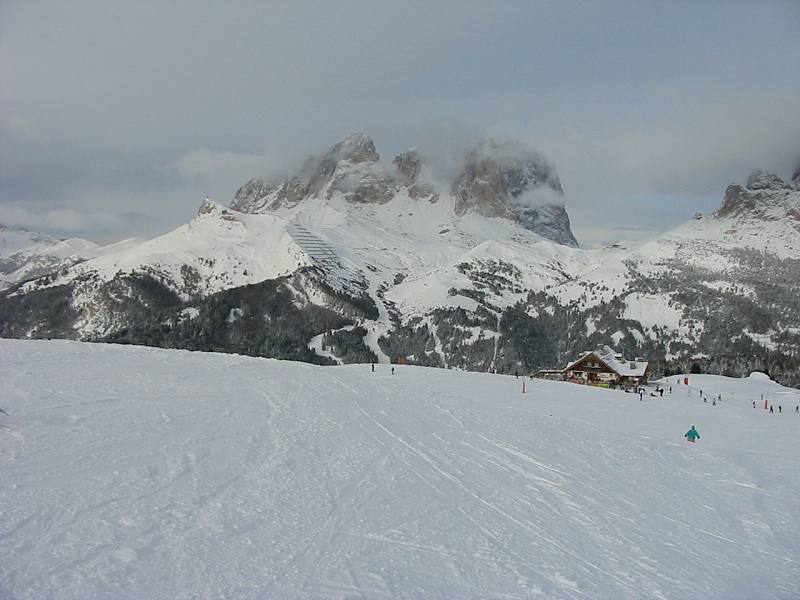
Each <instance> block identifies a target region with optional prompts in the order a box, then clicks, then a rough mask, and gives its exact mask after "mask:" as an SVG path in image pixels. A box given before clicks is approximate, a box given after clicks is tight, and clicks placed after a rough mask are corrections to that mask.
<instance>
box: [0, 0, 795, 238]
mask: <svg viewBox="0 0 800 600" xmlns="http://www.w3.org/2000/svg"><path fill="white" fill-rule="evenodd" d="M356 131H363V132H366V133H367V134H369V135H370V137H371V138H372V139H373V140H374V142H375V145H376V147H377V150H378V152H379V153H380V154H381V156H382V158H383V159H384V160H386V161H387V162H390V161H391V159H392V158H393V157H394V156H395V155H396V154H398V153H399V152H402V151H405V150H408V149H409V148H411V147H414V146H417V147H419V148H420V149H421V150H422V151H425V150H426V149H430V152H431V153H432V154H436V153H438V154H439V155H447V154H448V153H449V154H450V155H452V156H456V155H458V156H460V155H462V154H465V153H466V151H467V149H468V148H469V145H470V144H472V143H474V142H476V141H477V140H478V139H480V138H482V137H485V136H489V135H502V136H504V137H513V138H518V139H520V140H521V141H524V142H525V143H527V144H530V145H531V146H532V147H533V148H535V149H537V150H538V151H540V152H541V153H542V154H544V155H545V156H546V157H548V158H549V159H550V160H551V161H552V162H553V163H554V164H555V165H556V167H557V169H558V173H559V176H560V178H561V182H562V186H563V188H564V191H565V194H566V195H565V203H566V208H567V212H568V213H569V215H570V218H571V220H572V225H573V230H574V233H575V235H576V237H577V238H578V240H579V241H580V242H581V244H582V245H584V246H591V245H594V244H599V243H605V242H611V241H618V240H621V239H629V240H630V239H638V238H641V237H645V236H649V235H652V234H654V233H656V232H660V231H664V230H667V229H670V228H672V227H674V226H676V225H678V224H680V223H682V222H684V221H685V220H687V219H689V218H691V217H692V215H694V214H695V213H696V212H702V213H709V212H712V211H713V210H715V209H716V208H717V207H718V206H719V204H720V203H721V201H722V196H723V194H724V191H725V188H726V187H727V185H728V184H730V183H734V182H737V183H744V182H745V181H746V179H747V176H748V175H749V173H750V172H751V171H752V170H753V169H756V168H761V169H765V170H769V171H772V172H775V173H777V174H778V175H779V176H781V177H782V178H784V179H789V178H790V177H791V175H792V173H793V171H794V168H795V167H796V166H797V165H798V162H800V2H798V1H796V0H745V1H737V0H716V1H714V0H709V1H697V0H687V1H682V0H675V1H667V0H664V1H653V2H642V1H641V0H630V1H608V2H603V1H600V0H597V1H589V0H586V1H579V0H574V1H573V0H560V1H557V2H556V1H552V2H544V1H542V2H538V1H534V0H531V1H489V0H482V1H479V2H477V1H469V0H440V1H436V0H430V1H421V0H420V1H418V2H414V1H410V0H408V1H404V0H395V1H392V2H389V1H382V0H372V1H370V0H341V1H339V0H322V1H305V0H285V1H284V0H274V1H270V0H260V1H245V0H230V1H223V0H217V1H208V2H203V1H191V2H190V1H184V0H170V1H169V2H157V1H156V0H153V1H148V0H142V1H134V0H128V1H123V0H118V1H115V0H97V1H89V0H72V1H70V2H63V1H62V0H57V1H49V0H2V1H0V223H2V224H5V225H7V226H13V227H25V228H28V229H32V230H36V231H44V232H47V233H51V234H54V235H57V236H59V237H68V236H78V237H84V238H87V239H91V240H93V241H96V242H99V243H107V242H112V241H116V240H119V239H123V238H128V237H133V236H140V237H148V238H149V237H153V236H156V235H159V234H162V233H166V232H167V231H170V230H171V229H173V228H175V227H177V226H179V225H181V224H183V223H185V222H186V221H188V220H190V219H191V218H192V217H193V216H194V215H195V213H196V210H197V208H198V206H199V205H200V203H201V201H202V200H203V199H204V198H205V197H206V196H210V197H211V198H212V199H213V200H215V201H217V202H220V203H222V204H229V203H230V201H231V200H232V198H233V195H234V193H235V192H236V190H237V189H238V188H239V187H240V186H241V185H242V184H244V183H245V182H247V181H248V180H249V179H251V178H254V177H262V178H263V177H268V176H271V175H274V174H275V173H279V172H281V171H284V170H289V171H291V170H292V169H293V168H295V167H298V166H299V164H300V163H301V162H302V160H303V159H304V158H306V157H307V156H309V155H311V154H319V153H321V152H323V151H324V150H326V149H327V148H329V147H330V146H332V145H333V144H335V143H337V142H338V141H340V140H341V139H343V138H344V137H345V136H347V135H348V134H349V133H352V132H356Z"/></svg>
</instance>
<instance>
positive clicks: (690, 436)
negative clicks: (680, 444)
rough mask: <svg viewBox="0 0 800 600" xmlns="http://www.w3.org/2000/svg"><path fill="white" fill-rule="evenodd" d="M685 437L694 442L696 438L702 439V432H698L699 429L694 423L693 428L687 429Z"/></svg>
mask: <svg viewBox="0 0 800 600" xmlns="http://www.w3.org/2000/svg"><path fill="white" fill-rule="evenodd" d="M683 437H685V438H686V441H687V442H692V443H694V442H695V440H699V439H700V434H699V433H697V429H695V428H694V425H692V428H691V429H690V430H689V431H687V432H686V435H684V436H683Z"/></svg>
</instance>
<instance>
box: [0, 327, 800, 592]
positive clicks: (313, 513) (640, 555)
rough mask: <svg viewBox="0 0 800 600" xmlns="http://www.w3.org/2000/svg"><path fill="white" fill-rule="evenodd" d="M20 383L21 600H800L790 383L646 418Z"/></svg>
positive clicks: (269, 372) (121, 357)
mask: <svg viewBox="0 0 800 600" xmlns="http://www.w3.org/2000/svg"><path fill="white" fill-rule="evenodd" d="M0 369H2V373H3V376H2V378H0V389H2V400H1V401H0V407H2V408H3V409H4V410H5V411H6V412H7V413H8V416H6V415H4V414H0V425H2V427H0V449H1V453H0V471H1V472H2V477H0V597H2V598H15V599H24V598H70V599H79V598H80V599H84V600H85V599H100V598H102V599H133V598H137V599H139V598H147V599H152V598H158V599H166V598H170V599H176V598H231V599H240V598H409V599H411V598H414V599H419V598H591V599H612V598H613V599H615V600H617V599H620V598H674V599H684V598H695V599H698V598H719V599H735V598H742V599H766V598H798V597H800V494H798V492H800V462H799V460H798V459H800V443H798V439H800V438H799V434H800V414H796V413H795V406H796V405H798V404H800V393H798V392H797V391H795V390H789V389H786V388H782V387H780V386H778V385H776V384H775V383H774V382H770V381H769V380H768V379H767V378H766V377H765V376H758V375H755V376H752V377H750V378H746V379H729V378H723V377H717V376H700V375H690V376H689V377H690V381H689V383H690V386H688V387H687V386H686V385H683V384H680V385H678V383H677V379H678V378H676V377H673V378H670V381H668V382H666V385H671V386H672V393H671V394H670V393H669V392H668V391H667V393H665V394H664V396H663V397H651V396H649V395H648V396H645V398H644V400H643V401H641V402H640V401H639V396H638V395H635V394H625V393H623V392H619V391H609V390H602V389H595V388H586V387H582V386H578V385H574V384H569V383H561V382H547V381H540V380H535V381H531V380H524V382H525V385H526V390H525V393H522V384H523V379H516V378H515V377H513V376H504V375H491V374H481V373H466V372H457V371H446V370H436V369H428V368H417V367H410V366H395V373H394V374H392V373H391V370H390V369H391V367H390V365H386V364H379V365H376V366H375V371H374V372H372V370H371V367H370V365H350V366H337V367H318V366H313V365H308V364H302V363H291V362H281V361H276V360H266V359H253V358H245V357H241V356H234V355H218V354H202V353H191V352H184V351H170V350H160V349H153V348H140V347H130V346H128V347H125V346H108V345H100V344H82V343H77V342H67V341H30V340H28V341H21V340H0ZM700 389H702V390H703V392H704V394H705V395H706V397H708V402H707V403H704V402H703V401H702V400H701V399H700V397H699V391H700ZM689 394H691V395H689ZM719 394H722V401H721V402H717V404H716V406H715V405H713V404H712V398H718V397H719ZM762 395H764V396H765V397H766V398H767V399H768V400H769V401H771V402H772V403H773V405H774V410H775V412H774V413H772V414H770V413H769V411H766V410H764V408H763V402H762V401H761V396H762ZM753 400H756V402H757V406H758V407H757V408H753V405H752V402H753ZM778 405H780V406H781V407H782V411H781V412H780V413H779V412H778ZM691 425H696V426H697V429H698V430H699V432H700V435H701V439H700V441H699V442H698V443H697V444H689V443H686V442H685V441H684V437H683V435H684V433H685V432H686V431H687V430H688V429H689V427H690V426H691Z"/></svg>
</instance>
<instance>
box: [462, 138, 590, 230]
mask: <svg viewBox="0 0 800 600" xmlns="http://www.w3.org/2000/svg"><path fill="white" fill-rule="evenodd" d="M452 194H453V196H454V198H455V200H456V204H455V207H456V213H457V214H465V213H467V212H477V213H478V214H481V215H484V216H486V217H504V218H508V219H511V220H516V221H518V222H520V223H521V224H522V225H523V226H524V227H525V228H527V229H530V230H531V231H534V232H535V233H538V234H540V235H542V236H543V237H545V238H548V239H551V240H553V241H555V242H557V243H559V244H566V245H569V246H577V245H578V242H577V240H576V239H575V237H574V235H573V234H572V231H571V229H570V225H569V217H568V216H567V213H566V210H565V209H564V204H563V201H561V197H562V196H563V194H564V191H563V189H562V188H561V182H560V181H559V179H558V175H557V174H556V170H555V167H553V165H551V164H550V163H549V162H548V161H547V159H545V158H544V157H543V156H542V155H541V154H539V153H538V152H536V151H535V150H532V149H530V148H528V147H526V146H524V145H523V144H521V143H519V142H515V141H501V140H496V139H487V140H484V141H482V142H481V143H480V144H478V146H477V147H476V148H475V149H474V150H473V151H472V152H470V153H469V155H467V158H466V163H465V166H464V170H463V171H462V172H461V174H460V175H459V176H458V177H457V178H456V181H455V183H454V184H453V189H452Z"/></svg>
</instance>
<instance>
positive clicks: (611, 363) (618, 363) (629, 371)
mask: <svg viewBox="0 0 800 600" xmlns="http://www.w3.org/2000/svg"><path fill="white" fill-rule="evenodd" d="M589 354H594V355H595V356H596V357H597V358H598V359H599V360H601V361H603V362H604V363H605V364H606V365H607V366H608V367H609V368H610V369H612V370H613V371H614V372H616V373H617V374H618V375H619V376H620V377H644V374H645V371H647V365H648V362H647V361H646V360H626V359H625V358H624V357H623V356H622V354H620V353H619V352H617V351H615V350H614V349H613V348H611V347H610V346H603V348H602V349H600V350H595V351H593V352H584V353H583V354H582V355H581V357H580V358H579V359H578V360H576V361H573V362H571V363H570V364H569V365H567V367H566V369H564V370H565V371H568V370H570V369H571V368H572V367H573V366H575V365H576V364H577V363H578V362H580V361H581V360H583V359H584V358H586V356H588V355H589Z"/></svg>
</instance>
